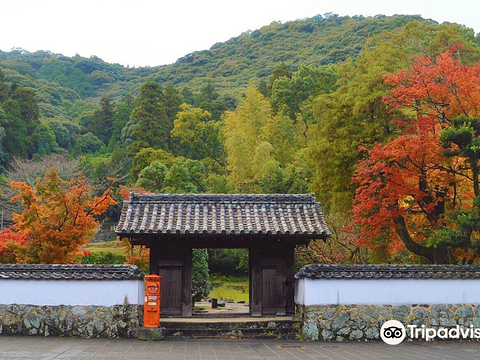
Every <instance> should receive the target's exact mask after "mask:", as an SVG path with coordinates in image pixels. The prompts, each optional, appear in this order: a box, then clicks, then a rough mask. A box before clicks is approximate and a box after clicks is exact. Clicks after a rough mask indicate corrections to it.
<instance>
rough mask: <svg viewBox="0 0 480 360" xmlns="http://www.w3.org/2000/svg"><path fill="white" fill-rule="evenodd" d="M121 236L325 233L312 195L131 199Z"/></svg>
mask: <svg viewBox="0 0 480 360" xmlns="http://www.w3.org/2000/svg"><path fill="white" fill-rule="evenodd" d="M116 232H117V234H119V235H124V234H135V235H138V234H184V235H190V234H208V235H213V234H224V235H244V234H246V235H294V234H295V235H300V236H305V237H309V238H312V239H313V238H326V237H328V236H330V231H329V230H328V228H327V225H326V223H325V218H324V216H323V213H322V210H321V208H320V204H319V203H317V202H315V196H314V195H313V194H300V195H286V194H274V195H244V194H242V195H239V194H228V195H227V194H225V195H223V194H222V195H219V194H142V195H138V194H133V193H132V194H131V195H130V200H129V201H125V202H124V204H123V209H122V214H121V217H120V221H119V223H118V226H117V228H116Z"/></svg>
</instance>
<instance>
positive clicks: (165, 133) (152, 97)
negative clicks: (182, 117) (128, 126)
mask: <svg viewBox="0 0 480 360" xmlns="http://www.w3.org/2000/svg"><path fill="white" fill-rule="evenodd" d="M131 120H132V121H133V122H134V126H133V130H132V134H131V135H132V139H133V142H132V144H130V146H129V150H130V151H131V152H133V153H135V152H138V151H139V150H141V149H144V148H149V147H150V148H154V149H164V150H168V149H169V148H170V131H171V130H172V128H173V124H172V122H171V121H170V120H169V119H168V116H167V109H166V106H165V98H164V94H163V91H162V89H161V87H160V85H158V84H157V83H155V82H148V83H146V84H144V85H143V86H142V88H141V90H140V99H139V103H138V106H137V107H136V108H135V109H134V110H133V112H132V115H131Z"/></svg>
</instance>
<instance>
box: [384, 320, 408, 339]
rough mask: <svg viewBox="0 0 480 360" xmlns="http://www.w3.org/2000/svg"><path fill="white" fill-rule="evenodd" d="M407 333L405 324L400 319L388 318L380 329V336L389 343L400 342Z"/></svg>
mask: <svg viewBox="0 0 480 360" xmlns="http://www.w3.org/2000/svg"><path fill="white" fill-rule="evenodd" d="M405 335H406V331H405V326H403V324H402V323H401V322H400V321H398V320H388V321H387V322H386V323H385V324H383V325H382V328H381V329H380V337H381V338H382V340H383V341H384V342H385V343H387V344H388V345H398V344H400V343H401V342H402V341H403V339H405Z"/></svg>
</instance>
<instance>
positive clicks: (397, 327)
mask: <svg viewBox="0 0 480 360" xmlns="http://www.w3.org/2000/svg"><path fill="white" fill-rule="evenodd" d="M407 328H408V330H409V338H410V339H423V340H426V341H430V340H433V339H435V338H439V339H475V340H478V339H480V328H474V327H473V325H470V327H464V326H462V327H460V325H457V326H454V327H450V328H445V327H439V328H429V327H426V326H425V325H422V326H417V325H407ZM406 335H407V332H406V330H405V326H404V325H403V324H402V323H401V322H400V321H398V320H388V321H387V322H386V323H384V324H383V325H382V327H381V329H380V337H381V338H382V340H383V341H384V342H385V343H387V344H388V345H398V344H400V343H401V342H402V341H403V340H404V339H405V337H406Z"/></svg>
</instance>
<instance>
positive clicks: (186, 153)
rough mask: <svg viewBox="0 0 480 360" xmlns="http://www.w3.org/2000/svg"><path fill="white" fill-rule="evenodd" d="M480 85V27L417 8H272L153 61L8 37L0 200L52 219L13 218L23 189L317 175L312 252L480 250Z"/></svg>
mask: <svg viewBox="0 0 480 360" xmlns="http://www.w3.org/2000/svg"><path fill="white" fill-rule="evenodd" d="M153 45H154V42H152V46H153ZM247 84H248V85H247ZM478 84H480V36H476V35H475V34H474V32H473V30H472V29H468V28H465V27H462V26H460V25H457V24H436V23H435V22H433V21H430V20H423V19H421V18H419V17H415V16H392V17H385V16H376V17H371V18H363V17H354V18H349V17H338V16H334V15H331V16H328V17H321V16H317V17H314V18H311V19H304V20H298V21H293V22H288V23H285V24H281V23H273V24H270V25H268V26H265V27H263V28H261V29H259V30H255V31H247V32H245V33H244V34H241V35H240V36H238V37H236V38H232V39H230V40H229V41H226V42H225V43H221V44H216V45H214V46H212V48H211V49H210V50H205V51H199V52H195V53H193V54H190V55H187V56H185V57H183V58H181V59H179V60H178V61H177V62H176V63H175V64H172V65H166V66H161V67H144V68H126V67H123V66H121V65H118V64H108V63H105V62H104V61H102V60H101V59H99V58H96V57H92V58H83V57H81V56H74V57H72V58H70V57H65V56H62V55H58V54H52V53H48V52H35V53H27V52H25V51H22V50H20V49H19V50H16V51H11V52H8V53H0V212H5V214H4V215H5V219H6V220H7V221H9V223H8V224H11V223H12V221H13V222H15V228H13V230H17V229H22V231H23V229H26V227H31V229H30V231H32V232H31V234H42V235H43V234H50V233H53V232H55V233H56V231H57V229H58V228H59V227H60V228H63V226H64V223H65V222H64V220H62V222H61V223H60V225H57V224H53V225H52V226H56V227H55V230H52V231H51V232H48V231H50V230H48V231H46V230H45V231H43V230H42V231H39V230H38V228H36V227H35V226H36V225H35V226H31V225H30V224H31V223H30V220H29V219H30V215H29V214H33V213H34V212H35V213H42V211H37V210H32V212H30V210H28V211H27V212H26V213H24V214H26V216H28V219H27V218H26V217H25V220H18V219H20V218H19V217H14V216H13V215H12V214H13V213H17V214H20V213H21V211H22V209H21V208H22V205H21V204H19V202H18V201H17V202H15V201H14V203H12V202H11V201H10V200H11V199H12V198H13V199H14V200H15V199H20V198H19V197H18V196H17V193H18V191H17V189H23V190H24V192H23V193H24V195H22V196H28V198H27V197H25V198H22V200H23V199H27V200H23V204H26V203H29V204H36V201H37V200H36V199H37V197H36V195H35V196H33V195H31V194H34V193H35V194H36V193H39V194H41V192H42V191H46V192H48V193H51V192H52V191H53V190H52V189H60V190H61V191H63V190H62V189H64V188H65V187H67V186H68V185H69V184H75V183H77V182H79V183H81V184H83V183H84V182H85V181H87V182H88V184H92V186H93V185H94V186H95V194H97V195H98V196H100V195H101V194H104V193H105V189H106V188H108V187H109V186H110V185H112V186H113V187H114V196H115V197H116V199H117V200H118V201H119V202H120V201H121V196H120V195H121V194H124V195H128V193H129V191H130V190H134V191H136V192H145V191H146V192H154V193H232V194H234V193H250V194H255V193H291V194H294V193H297V194H298V193H308V192H315V194H316V196H317V197H316V198H317V199H318V200H319V201H321V202H322V207H323V209H324V211H325V214H327V222H328V224H329V226H331V229H332V233H333V234H334V235H333V236H332V239H331V240H330V241H329V242H328V244H327V245H325V246H326V247H318V248H315V249H314V250H311V252H310V253H305V254H306V255H305V256H308V257H309V259H313V260H312V261H317V259H318V258H320V259H321V261H322V262H326V263H338V262H347V263H351V262H366V261H373V262H381V263H394V262H420V261H428V262H437V263H463V264H466V263H472V262H479V263H480V245H479V243H480V242H479V241H478V239H480V226H479V224H480V211H478V209H480V205H479V204H480V175H479V174H480V165H479V162H478V159H479V158H480V152H479V151H478V149H479V144H480V123H479V120H478V116H479V115H478V114H479V110H478V109H480V88H479V86H478ZM52 168H54V169H55V171H53V170H51V169H52ZM57 172H58V174H59V175H56V174H57ZM45 173H46V176H45V181H44V182H41V181H39V180H38V181H36V180H35V179H37V178H38V177H43V174H45ZM79 173H82V174H84V176H85V178H84V177H83V175H78V174H79ZM60 179H63V180H61V181H60ZM22 182H26V183H28V184H29V185H30V186H36V190H30V188H29V187H28V186H27V185H26V184H23V183H22ZM11 184H12V186H13V189H12V186H11ZM35 184H36V185H35ZM72 186H73V185H72ZM75 186H76V185H75ZM32 189H33V188H32ZM76 189H77V187H75V188H74V189H72V191H73V192H72V196H73V195H74V196H77V195H78V196H81V197H82V198H83V191H80V190H76ZM60 190H59V191H60ZM55 191H56V190H55ZM42 196H43V195H42ZM42 196H39V197H38V199H44V198H43V197H42ZM61 196H64V195H61ZM69 196H70V195H69ZM33 198H35V200H32V199H33ZM53 198H55V201H57V200H58V199H64V198H63V197H53ZM65 199H70V197H68V198H65ZM38 201H44V200H38ZM89 201H90V200H89ZM60 202H61V203H62V204H60ZM57 203H58V204H60V205H58V209H59V210H58V211H57V210H55V212H56V214H60V213H61V212H62V211H65V212H66V213H70V210H63V206H64V204H66V203H70V200H68V201H67V200H65V201H64V200H62V201H57ZM52 204H53V203H52ZM35 206H37V205H35ZM42 206H43V205H42ZM48 207H49V208H50V204H48ZM118 209H119V207H117V208H116V209H114V208H111V209H110V210H109V213H107V214H106V215H105V216H107V217H109V218H110V219H112V220H115V219H116V218H117V217H118ZM75 211H78V210H75ZM41 221H42V222H44V220H41ZM25 224H26V225H25ZM22 226H23V228H22ZM32 229H33V230H32ZM20 235H21V234H20ZM32 236H33V235H32ZM4 239H7V240H11V239H9V238H4ZM33 239H36V238H33ZM62 239H63V238H62ZM1 241H2V239H0V262H1V261H2V260H1V259H2V249H1V245H2V243H1ZM18 241H19V242H21V241H23V240H21V239H20V240H18ZM35 241H37V240H35ZM62 241H63V240H62ZM19 244H20V243H19ZM33 244H34V245H35V246H36V244H37V243H36V242H34V243H33ZM412 244H413V245H412ZM7 245H8V243H7ZM20 245H21V244H20ZM9 246H10V245H9ZM359 246H361V247H363V248H368V250H369V251H368V254H367V252H365V251H362V250H361V249H359ZM3 248H4V249H7V250H8V251H10V250H9V249H10V248H8V247H3ZM32 249H34V248H32ZM47 249H50V248H47ZM405 249H408V251H406V250H405ZM305 251H307V250H305ZM308 251H310V250H308ZM4 253H5V252H4ZM50 253H52V251H50ZM422 258H423V259H422ZM9 261H11V260H9ZM309 261H310V260H309Z"/></svg>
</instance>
